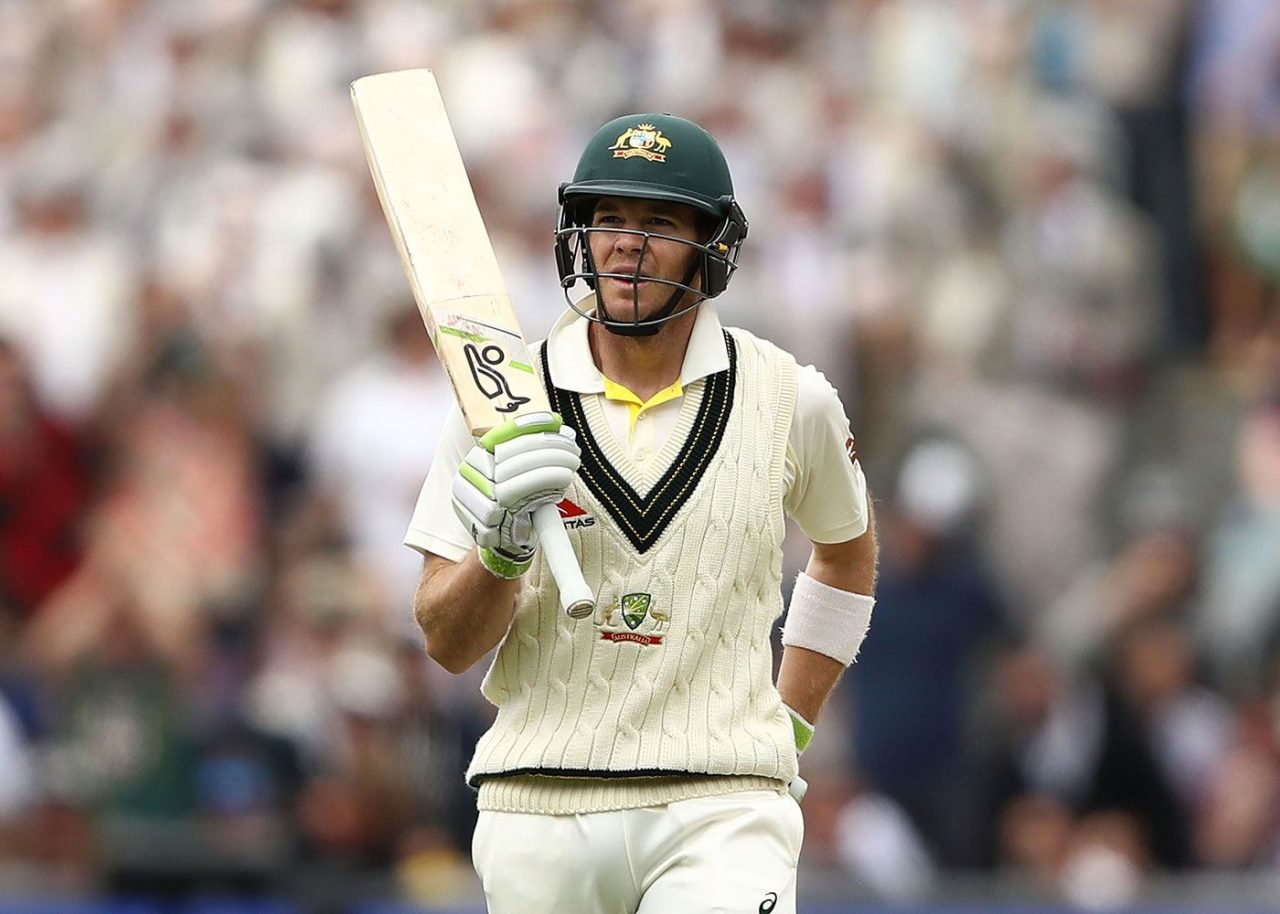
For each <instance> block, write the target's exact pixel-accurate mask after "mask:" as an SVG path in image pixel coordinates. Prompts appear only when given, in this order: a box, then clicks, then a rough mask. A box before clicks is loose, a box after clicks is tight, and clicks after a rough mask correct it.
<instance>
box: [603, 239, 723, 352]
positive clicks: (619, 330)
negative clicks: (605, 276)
mask: <svg viewBox="0 0 1280 914" xmlns="http://www.w3.org/2000/svg"><path fill="white" fill-rule="evenodd" d="M699 259H700V258H697V257H695V258H694V259H693V263H691V264H689V271H688V272H687V273H685V275H684V281H683V282H681V284H680V285H682V286H689V285H692V284H693V277H694V276H696V275H697V273H698V265H699V264H698V261H699ZM594 266H595V264H592V267H593V268H594ZM599 285H600V284H599V281H597V282H596V287H597V288H599ZM632 294H633V295H634V296H635V297H636V298H639V295H640V287H639V286H635V287H634V289H633V292H632ZM685 294H687V293H686V292H685V290H684V289H682V288H680V286H677V287H676V288H675V289H673V290H672V292H671V297H670V298H668V299H667V303H666V304H665V305H663V306H662V309H661V310H660V311H658V313H657V314H655V315H654V316H653V317H651V318H649V319H648V320H646V321H645V322H644V323H638V322H636V321H620V320H616V319H614V318H612V317H610V316H609V312H608V310H607V309H606V308H605V305H604V299H603V298H600V297H599V296H597V301H599V303H600V323H601V324H603V325H604V328H605V329H606V330H608V331H609V332H610V333H614V334H617V335H618V336H654V335H655V334H657V332H658V331H659V330H661V329H662V327H663V325H664V324H665V323H666V322H667V321H668V320H670V319H671V318H672V317H675V316H676V305H678V304H679V303H680V299H681V298H682V297H684V295H685ZM633 300H634V299H633ZM701 303H702V302H701V301H698V302H696V303H694V304H693V305H690V306H689V307H688V308H686V309H685V310H684V311H681V312H680V313H681V314H685V313H686V312H688V311H692V310H693V309H694V308H696V307H697V306H698V305H699V304H701ZM638 310H639V309H638V308H637V311H638Z"/></svg>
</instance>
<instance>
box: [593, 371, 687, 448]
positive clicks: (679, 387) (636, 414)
mask: <svg viewBox="0 0 1280 914" xmlns="http://www.w3.org/2000/svg"><path fill="white" fill-rule="evenodd" d="M600 380H601V381H603V382H604V395H605V398H606V399H609V400H616V401H618V402H619V403H625V404H627V411H628V413H630V416H631V425H630V429H629V432H628V434H630V432H634V431H635V430H636V420H637V419H639V418H640V414H641V413H643V412H644V411H645V410H646V409H651V408H653V407H655V406H657V405H659V404H661V403H666V402H667V401H668V400H675V399H676V398H677V397H682V396H684V385H683V384H682V383H681V382H680V379H679V378H676V379H675V382H674V383H672V384H671V386H670V387H664V388H662V390H660V391H658V392H657V393H656V394H654V395H653V396H652V397H650V398H649V399H648V400H641V399H640V398H639V397H638V396H637V395H636V394H634V393H632V392H631V391H630V390H628V389H627V388H625V387H623V386H622V385H621V384H619V383H618V382H616V381H610V380H609V379H608V378H606V377H605V376H604V375H601V376H600Z"/></svg>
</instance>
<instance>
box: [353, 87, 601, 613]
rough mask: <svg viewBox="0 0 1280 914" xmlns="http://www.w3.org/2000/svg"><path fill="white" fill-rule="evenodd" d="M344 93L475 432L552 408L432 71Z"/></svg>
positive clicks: (404, 261)
mask: <svg viewBox="0 0 1280 914" xmlns="http://www.w3.org/2000/svg"><path fill="white" fill-rule="evenodd" d="M351 101H352V105H353V107H354V108H355V113H356V122H357V124H358V125H359V128H360V137H361V140H362V141H363V143H364V151H365V158H366V159H367V161H368V163H369V172H370V174H371V175H372V176H373V183H374V187H375V188H377V191H378V200H379V201H380V202H381V204H382V211H383V214H384V215H385V216H386V219H387V226H388V227H389V228H390V230H391V237H392V239H393V240H394V241H395V245H396V250H397V251H398V252H399V254H400V262H401V265H402V266H403V267H404V272H405V276H406V277H407V278H408V280H409V286H410V289H411V290H412V291H413V297H414V300H415V301H416V302H417V304H418V310H419V311H420V312H421V314H422V319H423V322H424V323H425V324H426V327H427V331H428V333H429V334H430V335H431V342H432V343H433V344H434V345H435V348H436V352H437V354H438V355H439V357H440V363H441V364H442V365H443V366H444V368H445V371H446V373H447V374H448V376H449V381H450V383H451V384H452V386H453V390H454V394H455V396H456V397H457V399H458V406H459V408H460V409H461V411H462V415H463V417H464V418H465V419H466V422H467V426H468V427H469V428H470V430H471V434H472V435H475V436H477V437H479V436H481V435H483V434H484V433H485V432H487V431H489V430H490V429H492V428H493V427H494V426H496V425H500V424H501V423H503V422H506V421H507V420H508V419H511V418H513V417H514V416H517V415H520V414H522V413H526V412H536V411H543V412H545V411H547V410H549V409H550V406H549V403H548V400H547V395H546V391H544V390H543V389H542V385H541V383H540V382H539V380H538V377H537V374H536V372H535V371H534V368H533V360H532V359H531V358H530V356H529V349H528V346H527V344H526V343H525V339H524V334H523V333H522V332H521V330H520V324H519V321H518V320H517V318H516V313H515V309H514V308H513V307H512V305H511V302H510V300H509V299H508V297H507V290H506V285H505V283H504V282H503V280H502V273H501V271H500V270H499V269H498V261H497V258H496V257H495V256H494V253H493V246H492V244H491V243H490V241H489V233H488V232H487V231H486V229H485V226H484V220H483V219H482V218H481V216H480V209H479V207H478V206H477V205H476V200H475V194H474V193H473V191H472V189H471V181H470V179H469V178H468V177H467V171H466V167H465V165H464V164H463V161H462V154H461V153H460V152H459V151H458V146H457V143H456V141H455V140H454V136H453V128H452V127H451V126H450V124H449V117H448V114H447V113H446V111H445V106H444V101H443V99H442V97H441V95H440V88H439V86H438V85H437V84H436V79H435V76H434V74H432V72H431V71H430V70H425V69H418V70H400V71H397V72H392V73H378V74H374V75H372V76H365V77H362V78H360V79H357V80H356V81H355V82H353V83H352V84H351ZM534 521H535V525H536V527H537V530H538V536H539V541H540V543H541V545H542V548H543V554H544V555H545V557H546V559H547V562H548V564H549V565H550V567H551V573H552V575H553V576H554V577H555V580H556V584H557V586H558V587H559V589H560V601H561V604H562V605H563V606H564V608H565V611H566V612H567V613H568V614H569V615H570V616H572V617H573V618H582V617H584V616H587V615H590V614H591V612H592V610H593V609H594V597H593V595H592V593H591V590H590V588H589V587H588V586H587V584H586V582H585V581H584V580H583V577H582V570H581V568H580V567H579V565H578V560H577V556H576V555H574V552H573V546H572V544H571V543H570V542H569V538H568V536H567V534H566V533H565V529H564V524H563V523H562V522H561V521H560V517H559V514H558V512H557V510H556V507H555V506H554V505H544V506H543V507H542V508H540V509H538V511H537V512H536V514H535V517H534Z"/></svg>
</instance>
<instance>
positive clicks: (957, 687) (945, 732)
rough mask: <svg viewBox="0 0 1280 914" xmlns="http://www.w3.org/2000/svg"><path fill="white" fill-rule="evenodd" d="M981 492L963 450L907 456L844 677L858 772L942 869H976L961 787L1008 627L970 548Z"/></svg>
mask: <svg viewBox="0 0 1280 914" xmlns="http://www.w3.org/2000/svg"><path fill="white" fill-rule="evenodd" d="M980 487H981V481H980V479H979V475H978V470H977V467H976V465H975V463H974V460H973V458H972V456H971V455H970V454H969V453H968V452H967V451H966V450H965V449H964V448H962V447H961V446H960V445H958V444H956V443H954V442H951V441H947V440H945V439H938V438H935V439H932V440H929V439H926V440H925V441H923V442H922V443H920V444H919V445H917V446H916V447H915V448H913V449H912V450H911V452H910V453H909V454H908V455H907V457H906V459H905V460H904V461H903V466H902V472H901V475H900V477H899V482H898V486H897V490H896V492H895V493H894V497H893V501H892V503H891V505H890V509H889V510H887V511H885V510H882V511H881V514H880V520H879V523H880V536H881V537H882V540H883V543H884V555H885V559H884V562H883V563H882V567H881V571H880V580H879V583H878V585H877V613H876V615H877V618H876V625H875V636H874V645H873V643H872V642H871V641H868V645H867V649H866V650H865V651H864V652H863V653H862V654H861V656H860V657H859V659H858V662H857V664H856V665H855V666H854V667H853V668H852V670H851V671H850V674H849V676H848V678H847V680H846V681H847V683H848V688H849V689H851V690H852V699H853V700H852V702H851V703H850V711H851V713H852V734H853V747H854V755H855V760H856V765H857V770H858V772H859V773H860V774H861V775H863V776H864V777H865V778H866V779H867V780H868V781H869V782H870V784H871V785H872V787H873V789H874V790H876V791H879V792H882V793H884V794H886V795H887V796H888V797H890V798H892V800H893V801H894V802H896V803H897V804H899V805H900V806H901V807H902V808H903V809H904V810H905V811H906V813H907V814H908V815H909V816H910V818H911V821H912V822H913V823H914V827H915V828H916V829H917V830H919V832H920V834H921V835H922V836H923V838H924V840H925V842H926V844H927V845H928V847H929V848H930V853H931V854H932V855H936V856H937V858H938V859H939V861H940V862H941V863H942V864H943V865H956V864H963V863H971V862H973V861H972V859H971V853H972V849H973V836H972V835H971V834H968V833H966V831H965V829H966V828H967V827H968V826H969V825H970V824H971V822H972V816H971V815H968V814H967V811H965V810H962V809H961V804H962V801H963V796H962V787H961V780H960V773H961V770H962V766H963V764H964V756H965V736H966V730H967V728H968V726H969V724H970V723H971V719H970V711H971V710H972V709H971V708H970V707H969V702H968V698H969V696H972V695H973V694H974V692H975V688H974V683H975V673H976V668H977V666H978V660H979V657H980V654H981V649H982V647H983V645H984V644H989V643H990V641H991V639H992V638H993V637H994V636H995V635H997V634H998V633H999V632H1000V631H1001V629H1002V627H1003V625H1004V618H1003V611H1002V608H1001V605H1000V600H999V597H998V596H997V594H996V593H995V590H994V589H993V587H992V585H991V583H990V581H989V580H988V578H987V575H986V572H985V569H984V568H983V566H982V563H981V560H980V559H979V557H978V556H977V554H976V553H975V550H974V544H973V541H972V533H973V530H974V525H975V523H976V512H977V511H978V509H979V504H980V501H979V499H980ZM873 647H874V649H873ZM926 681H927V682H929V683H931V686H930V687H929V688H928V689H922V688H921V683H923V682H926Z"/></svg>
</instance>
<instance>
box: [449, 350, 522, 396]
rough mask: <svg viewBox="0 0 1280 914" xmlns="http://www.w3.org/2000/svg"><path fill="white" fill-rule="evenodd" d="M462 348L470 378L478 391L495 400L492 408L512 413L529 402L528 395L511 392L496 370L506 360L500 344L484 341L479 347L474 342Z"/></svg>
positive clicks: (504, 379) (500, 373)
mask: <svg viewBox="0 0 1280 914" xmlns="http://www.w3.org/2000/svg"><path fill="white" fill-rule="evenodd" d="M462 348H463V350H464V351H465V352H466V354H467V366H468V367H469V368H470V369H471V379H472V380H473V381H475V382H476V387H477V388H479V390H480V393H482V394H484V395H485V396H486V397H488V398H489V399H490V400H493V401H495V403H494V407H493V408H494V409H496V410H497V411H498V412H500V413H513V412H515V411H516V410H517V409H519V408H520V407H522V406H524V405H525V404H526V403H528V402H529V398H528V397H522V396H520V395H518V394H515V393H513V392H512V390H511V385H510V384H508V383H507V379H506V378H505V377H503V375H502V372H500V371H498V370H497V369H498V366H500V365H502V363H503V362H505V361H506V360H507V354H506V353H505V352H503V351H502V347H501V346H498V345H497V344H495V343H486V344H485V345H484V347H483V348H481V347H478V346H476V344H475V343H467V344H466V345H465V346H463V347H462ZM499 401H500V402H499Z"/></svg>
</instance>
